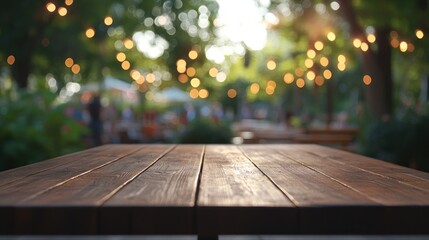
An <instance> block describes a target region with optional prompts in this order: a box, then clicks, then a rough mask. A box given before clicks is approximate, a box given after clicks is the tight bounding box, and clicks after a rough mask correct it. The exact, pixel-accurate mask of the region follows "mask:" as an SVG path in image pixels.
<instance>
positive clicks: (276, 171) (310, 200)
mask: <svg viewBox="0 0 429 240" xmlns="http://www.w3.org/2000/svg"><path fill="white" fill-rule="evenodd" d="M268 146H277V145H243V146H241V147H240V148H241V149H242V150H243V152H244V154H245V155H246V156H247V157H248V158H249V159H250V160H251V161H252V162H253V163H254V164H255V165H256V166H257V167H258V168H259V169H261V170H262V171H263V172H264V173H265V174H266V175H267V176H268V177H269V178H270V179H271V180H272V181H273V182H274V183H275V184H276V185H277V186H278V187H279V188H280V189H281V190H282V191H283V192H284V193H285V194H286V195H287V196H289V198H290V199H292V201H293V202H294V203H295V205H297V206H340V205H346V206H347V205H351V204H357V205H377V204H376V203H375V202H374V201H372V200H370V199H369V198H367V197H365V196H363V195H362V194H359V193H358V192H356V191H353V190H352V189H350V188H348V187H346V186H344V185H342V184H339V183H338V182H336V181H333V180H332V179H331V178H329V177H327V176H324V175H322V174H320V173H319V172H317V171H314V170H313V169H311V168H308V167H307V166H305V165H303V164H301V163H299V162H297V161H295V160H294V159H291V158H290V157H288V156H285V155H286V154H282V153H279V152H276V151H275V150H277V148H276V147H274V148H275V150H273V149H271V148H270V147H268ZM278 146H286V145H278ZM279 149H280V148H279ZM297 154H299V153H297Z"/></svg>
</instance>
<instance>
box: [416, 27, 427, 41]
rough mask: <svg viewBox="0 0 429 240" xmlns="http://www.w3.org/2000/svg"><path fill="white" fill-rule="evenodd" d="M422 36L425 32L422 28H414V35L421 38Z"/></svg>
mask: <svg viewBox="0 0 429 240" xmlns="http://www.w3.org/2000/svg"><path fill="white" fill-rule="evenodd" d="M424 36H425V34H424V32H423V31H422V30H420V29H417V30H416V37H417V38H418V39H422V38H423V37H424Z"/></svg>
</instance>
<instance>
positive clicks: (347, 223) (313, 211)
mask: <svg viewBox="0 0 429 240" xmlns="http://www.w3.org/2000/svg"><path fill="white" fill-rule="evenodd" d="M271 149H272V150H274V151H277V152H279V153H281V154H283V155H284V156H286V157H289V158H291V159H293V160H294V161H296V162H298V163H300V164H302V165H304V166H307V167H308V168H311V169H313V170H314V171H317V172H319V173H320V174H322V175H324V176H326V177H329V178H331V179H332V180H334V181H336V182H338V183H340V184H342V185H344V186H346V187H348V188H350V189H352V190H353V191H356V192H358V193H360V194H361V195H363V196H366V197H367V198H369V199H371V200H373V201H375V202H377V203H379V204H382V206H381V207H372V206H370V207H365V206H362V205H359V204H358V205H351V206H350V207H349V208H345V209H342V208H341V207H337V206H334V207H328V208H304V209H301V210H300V219H301V221H300V222H301V223H300V225H301V226H302V231H304V232H307V233H318V234H319V233H328V234H329V233H348V234H351V233H356V234H358V233H360V234H362V233H363V234H374V233H376V234H409V233H420V234H427V233H428V232H429V229H428V228H427V226H426V225H425V222H426V220H425V216H427V214H429V207H428V206H429V193H428V192H427V191H424V190H422V189H419V188H416V187H413V186H410V185H409V184H406V183H404V182H401V181H399V180H398V179H394V178H391V177H386V176H383V175H381V174H378V173H374V172H371V171H367V170H364V169H361V168H358V167H356V166H353V165H351V164H349V162H350V161H359V158H357V159H354V158H355V157H356V155H353V154H350V153H347V152H342V153H341V154H339V152H338V150H335V151H336V153H337V154H335V156H338V155H343V157H344V158H348V159H349V161H347V162H345V161H341V160H339V159H337V160H333V159H330V158H327V157H326V155H329V154H328V153H326V152H327V151H328V152H329V151H331V149H330V148H323V149H321V148H319V147H316V146H315V145H289V146H272V147H271ZM323 152H325V153H323ZM321 155H322V156H321ZM323 156H325V157H323ZM378 164H380V165H381V166H382V165H384V163H383V162H378ZM381 166H380V167H381ZM338 219H341V221H339V222H338ZM335 220H336V221H335ZM333 226H335V227H333Z"/></svg>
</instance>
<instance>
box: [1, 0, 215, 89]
mask: <svg viewBox="0 0 429 240" xmlns="http://www.w3.org/2000/svg"><path fill="white" fill-rule="evenodd" d="M216 11H217V4H216V2H212V1H198V2H197V1H184V2H182V1H181V0H167V1H138V0H137V1H134V0H127V1H115V0H106V1H104V0H95V1H89V2H88V1H79V0H77V1H72V0H67V1H64V2H63V1H57V0H53V1H51V2H49V1H40V0H38V1H33V0H23V1H19V2H13V1H12V2H7V3H4V4H3V5H2V8H1V9H0V19H1V21H0V57H1V58H2V59H6V58H8V57H9V56H11V57H13V61H12V60H11V62H10V63H9V65H10V66H9V67H10V69H11V75H12V78H13V80H14V81H15V82H16V83H17V85H18V87H19V88H23V89H25V88H27V87H28V83H29V76H30V74H35V75H38V76H45V75H46V74H47V73H51V74H53V75H54V76H55V77H56V78H57V81H59V85H60V86H59V89H58V91H59V90H60V89H61V87H62V86H63V85H64V82H65V81H64V80H63V79H64V78H66V79H69V80H70V79H75V80H76V79H77V80H81V81H84V82H85V81H88V79H90V80H99V79H100V78H101V75H102V73H104V74H106V73H107V74H111V75H116V76H120V77H122V78H123V79H130V80H131V74H130V71H131V70H133V69H136V70H138V71H141V73H142V74H143V73H146V74H147V73H151V72H152V71H154V70H160V69H164V71H168V72H170V73H173V74H174V73H177V70H176V61H177V60H178V59H180V58H188V57H187V56H188V53H189V51H190V50H196V51H197V52H198V53H199V54H200V56H199V57H198V58H196V59H194V60H193V62H198V61H204V60H205V58H204V56H203V50H204V46H205V45H206V43H207V42H209V40H211V39H212V38H213V31H212V29H213V26H212V24H210V23H212V22H213V19H214V17H215V16H216V14H215V13H216ZM18 16H19V17H18ZM139 32H140V34H139V35H136V33H139ZM139 42H140V43H139ZM162 47H163V48H162ZM119 52H123V53H125V54H126V55H125V56H126V61H127V63H126V64H124V63H123V62H124V60H121V61H120V62H119V63H118V61H119V59H117V54H118V53H119ZM67 58H71V59H72V60H73V61H72V62H71V63H70V66H65V65H67V63H65V60H66V59H67ZM188 59H189V58H188ZM2 64H4V62H3V63H2ZM74 64H76V65H77V67H75V68H72V67H71V66H72V65H74ZM127 65H128V66H127ZM103 71H104V72H103ZM158 73H162V71H158ZM157 77H158V76H157ZM170 78H171V77H170ZM165 79H169V78H168V75H167V77H165Z"/></svg>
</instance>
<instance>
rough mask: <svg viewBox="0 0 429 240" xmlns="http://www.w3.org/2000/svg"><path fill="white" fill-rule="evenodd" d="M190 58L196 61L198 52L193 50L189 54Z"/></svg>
mask: <svg viewBox="0 0 429 240" xmlns="http://www.w3.org/2000/svg"><path fill="white" fill-rule="evenodd" d="M188 57H189V58H190V59H192V60H194V59H196V58H197V57H198V52H197V51H195V50H191V51H189V53H188Z"/></svg>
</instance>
